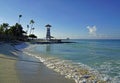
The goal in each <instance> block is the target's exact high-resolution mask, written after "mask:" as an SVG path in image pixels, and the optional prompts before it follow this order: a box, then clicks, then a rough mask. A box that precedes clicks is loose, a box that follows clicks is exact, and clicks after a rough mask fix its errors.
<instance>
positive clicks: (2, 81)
mask: <svg viewBox="0 0 120 83" xmlns="http://www.w3.org/2000/svg"><path fill="white" fill-rule="evenodd" d="M24 47H26V46H24V45H21V46H20V47H19V48H21V49H23V48H24ZM19 50H20V49H19ZM21 52H22V51H18V50H16V49H15V47H14V46H12V45H11V44H5V43H2V44H0V83H75V82H74V81H73V80H70V79H66V78H64V76H62V75H60V74H58V73H56V72H54V71H53V70H51V69H48V68H47V67H46V66H45V65H44V64H43V63H41V62H38V60H37V59H33V58H32V57H31V59H30V56H29V57H28V56H26V57H25V59H24V55H21V54H22V53H21ZM31 60H32V61H31Z"/></svg>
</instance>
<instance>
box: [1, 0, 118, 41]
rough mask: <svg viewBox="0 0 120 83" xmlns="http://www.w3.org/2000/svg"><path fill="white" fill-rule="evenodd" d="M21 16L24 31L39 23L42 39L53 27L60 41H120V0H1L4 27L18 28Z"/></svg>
mask: <svg viewBox="0 0 120 83" xmlns="http://www.w3.org/2000/svg"><path fill="white" fill-rule="evenodd" d="M19 14H22V18H21V22H20V23H21V24H22V26H23V27H24V30H26V29H27V28H26V26H27V24H29V22H30V20H31V19H33V20H34V21H35V24H34V28H35V31H34V33H36V35H37V36H38V37H40V38H45V35H46V28H45V27H44V26H45V25H46V24H51V25H52V28H51V35H52V36H54V37H56V38H67V37H69V38H82V39H83V38H85V39H86V38H88V39H91V38H92V39H96V38H100V39H101V38H103V39H106V38H108V39H111V38H113V39H116V38H119V39H120V0H0V24H2V23H3V22H7V23H9V24H10V25H14V24H15V23H16V22H18V15H19Z"/></svg>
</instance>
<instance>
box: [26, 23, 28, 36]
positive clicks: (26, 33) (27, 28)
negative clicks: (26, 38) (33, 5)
mask: <svg viewBox="0 0 120 83" xmlns="http://www.w3.org/2000/svg"><path fill="white" fill-rule="evenodd" d="M28 30H29V25H27V30H26V34H28Z"/></svg>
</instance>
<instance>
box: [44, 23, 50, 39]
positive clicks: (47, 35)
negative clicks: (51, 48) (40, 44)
mask: <svg viewBox="0 0 120 83" xmlns="http://www.w3.org/2000/svg"><path fill="white" fill-rule="evenodd" d="M45 27H46V28H47V33H46V40H51V35H50V27H52V26H51V25H49V24H47V25H46V26H45Z"/></svg>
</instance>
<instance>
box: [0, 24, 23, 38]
mask: <svg viewBox="0 0 120 83" xmlns="http://www.w3.org/2000/svg"><path fill="white" fill-rule="evenodd" d="M8 27H9V24H8V23H3V24H1V25H0V39H1V40H9V39H12V40H24V38H25V35H24V33H25V31H23V27H22V26H21V25H20V24H18V23H16V24H15V25H13V26H10V27H9V28H8Z"/></svg>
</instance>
